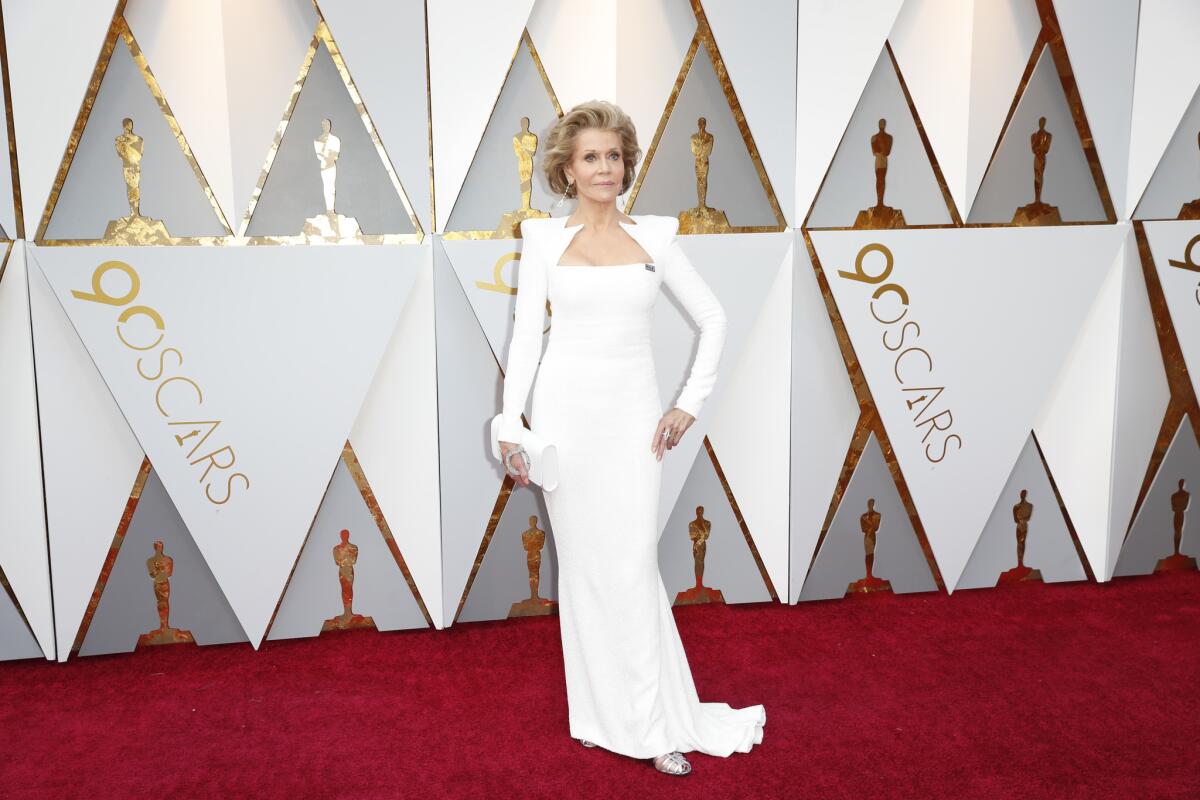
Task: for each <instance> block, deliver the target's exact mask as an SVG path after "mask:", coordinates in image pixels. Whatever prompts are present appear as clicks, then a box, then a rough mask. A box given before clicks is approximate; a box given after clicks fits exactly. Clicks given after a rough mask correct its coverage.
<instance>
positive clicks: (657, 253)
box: [621, 214, 679, 259]
mask: <svg viewBox="0 0 1200 800" xmlns="http://www.w3.org/2000/svg"><path fill="white" fill-rule="evenodd" d="M630 219H632V220H633V221H634V223H636V224H629V223H627V222H622V223H621V225H622V227H624V228H625V230H626V231H628V232H629V235H630V236H632V237H633V238H634V239H636V240H637V242H638V244H640V245H641V246H642V248H643V249H644V250H645V251H646V252H647V253H649V254H650V255H651V256H652V257H654V258H655V259H659V258H662V256H663V254H664V253H665V252H666V250H667V248H668V247H670V246H671V243H672V242H674V241H675V236H676V235H677V234H678V232H679V219H678V218H677V217H667V216H663V215H660V214H634V215H631V217H630Z"/></svg>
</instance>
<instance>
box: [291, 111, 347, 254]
mask: <svg viewBox="0 0 1200 800" xmlns="http://www.w3.org/2000/svg"><path fill="white" fill-rule="evenodd" d="M313 153H314V154H315V155H316V157H317V162H318V163H319V164H320V169H321V190H322V194H323V195H324V197H325V213H324V214H318V215H317V216H315V217H309V218H308V219H306V220H305V221H304V228H303V229H302V230H301V234H302V235H303V236H304V241H305V242H306V243H307V244H320V243H322V242H336V241H338V240H341V239H358V238H360V237H361V236H362V231H360V230H359V228H358V220H356V219H355V218H354V217H344V216H342V215H341V214H339V213H337V211H336V209H335V207H334V198H335V194H336V192H337V160H338V156H339V155H341V153H342V140H341V139H339V138H338V137H337V136H335V135H334V134H333V130H332V123H331V122H330V121H329V120H327V119H323V120H321V132H320V133H319V134H318V135H317V138H316V139H313Z"/></svg>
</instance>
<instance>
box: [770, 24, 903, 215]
mask: <svg viewBox="0 0 1200 800" xmlns="http://www.w3.org/2000/svg"><path fill="white" fill-rule="evenodd" d="M901 2H902V0H884V2H880V0H842V2H837V3H801V4H800V7H799V11H798V13H799V18H798V19H797V21H796V154H797V155H796V158H795V164H796V186H795V205H794V207H793V208H791V209H789V208H788V207H787V206H784V211H785V213H787V214H788V215H789V216H790V218H791V222H792V224H793V225H799V224H800V223H801V222H802V221H803V220H804V217H805V215H807V214H808V209H809V207H810V206H812V203H813V200H814V199H815V198H816V196H817V189H818V188H819V187H820V185H821V180H822V179H823V178H824V177H825V170H826V169H827V168H828V166H829V162H831V161H832V160H833V154H834V152H835V151H836V150H837V146H838V142H840V141H841V138H842V132H843V131H844V130H845V129H846V124H847V123H848V122H849V121H850V115H851V113H853V111H854V107H855V106H856V105H857V104H858V98H859V95H861V94H862V90H863V87H864V86H866V83H867V78H868V77H869V76H870V75H871V70H872V68H873V67H874V66H875V62H876V60H877V59H878V58H879V53H880V51H881V50H883V44H884V41H885V40H886V39H887V35H888V31H889V30H891V28H892V23H893V22H895V20H896V14H897V13H899V11H900V5H901ZM831 66H832V68H831ZM774 185H775V187H776V192H778V191H779V185H778V184H777V183H776V184H774ZM781 199H782V198H781Z"/></svg>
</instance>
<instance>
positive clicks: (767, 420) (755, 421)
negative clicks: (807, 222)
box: [676, 245, 803, 599]
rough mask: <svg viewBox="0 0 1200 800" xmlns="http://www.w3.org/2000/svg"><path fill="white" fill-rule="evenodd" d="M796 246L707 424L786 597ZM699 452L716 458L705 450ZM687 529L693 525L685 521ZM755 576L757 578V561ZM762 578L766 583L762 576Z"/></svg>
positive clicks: (756, 539) (762, 553)
mask: <svg viewBox="0 0 1200 800" xmlns="http://www.w3.org/2000/svg"><path fill="white" fill-rule="evenodd" d="M801 246H803V245H801ZM793 249H794V246H793V247H789V248H788V249H787V252H786V253H784V255H783V263H782V264H781V265H780V267H779V271H778V272H777V273H776V275H775V281H774V283H773V284H772V286H771V288H770V290H769V291H768V292H767V297H766V299H765V300H764V301H763V304H762V308H761V309H760V310H759V314H758V319H757V320H756V321H755V323H754V327H753V329H752V330H751V331H750V335H749V338H748V339H747V340H746V345H745V347H744V348H743V351H742V353H743V354H742V358H741V359H740V360H738V361H736V362H734V363H732V365H731V366H730V367H729V368H727V369H726V370H725V374H724V375H723V376H722V378H721V380H722V381H724V383H725V391H723V392H722V393H721V394H720V395H719V397H718V398H717V401H716V403H715V404H714V408H713V410H712V416H711V418H710V421H709V429H708V438H709V441H710V442H711V443H712V446H713V452H715V453H716V454H717V461H718V462H719V463H720V464H721V471H722V472H724V474H725V480H726V481H728V482H729V488H730V490H732V492H733V496H734V498H736V499H737V503H738V508H739V509H740V510H741V512H742V517H743V519H745V520H746V527H747V528H749V529H750V534H751V535H752V536H753V537H754V543H755V545H756V546H757V547H758V553H759V555H760V556H761V557H762V560H763V564H764V565H765V566H766V568H767V573H768V574H769V575H770V576H771V583H773V584H774V585H775V591H776V593H777V594H778V595H779V596H780V597H781V598H785V599H786V597H787V585H788V478H789V460H790V459H789V457H790V453H789V450H790V445H791V436H790V435H789V434H790V429H791V388H792V387H791V381H790V378H791V358H792V353H791V350H792V347H791V345H792V335H791V334H792V263H793V259H792V253H793ZM689 435H690V434H689ZM696 457H697V459H702V460H703V461H711V459H709V457H708V454H707V453H706V452H703V450H702V451H700V452H698V453H697V455H696ZM697 469H701V471H710V472H711V471H712V465H711V464H709V465H708V466H707V467H703V468H701V467H700V461H697V462H696V464H695V465H694V466H693V467H692V472H693V476H695V475H696V471H697ZM710 502H715V501H710ZM722 502H724V500H723V499H722ZM677 505H678V506H679V508H678V509H676V510H677V513H683V514H684V516H688V515H687V514H686V513H685V512H686V511H687V508H686V504H684V503H683V501H682V500H681V501H680V503H677ZM725 505H726V506H728V503H725ZM683 531H684V533H686V532H687V525H686V524H684V526H683ZM733 533H734V534H739V531H738V529H737V528H735V529H734V530H733ZM739 536H740V534H739ZM755 576H756V578H757V568H756V569H755ZM758 582H759V585H760V586H761V583H762V580H761V578H758ZM684 588H686V587H684ZM717 588H720V586H719V585H718V587H717ZM727 599H728V598H727Z"/></svg>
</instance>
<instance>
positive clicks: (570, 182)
mask: <svg viewBox="0 0 1200 800" xmlns="http://www.w3.org/2000/svg"><path fill="white" fill-rule="evenodd" d="M572 184H574V181H573V180H571V179H570V178H567V188H566V189H563V193H562V195H561V196H560V197H559V198H558V199H557V200H555V201H554V205H553V206H551V208H554V209H557V208H558V207H559V206H561V205H562V204H563V201H565V200H566V199H567V192H569V191H571V185H572Z"/></svg>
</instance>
